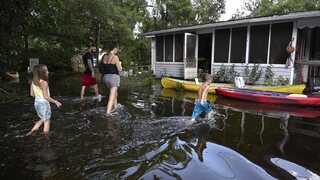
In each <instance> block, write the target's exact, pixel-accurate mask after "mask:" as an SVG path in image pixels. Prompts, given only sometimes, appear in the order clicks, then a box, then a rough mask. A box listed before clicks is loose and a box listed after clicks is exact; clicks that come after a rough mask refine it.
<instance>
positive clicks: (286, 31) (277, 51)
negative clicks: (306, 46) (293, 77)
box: [269, 23, 293, 64]
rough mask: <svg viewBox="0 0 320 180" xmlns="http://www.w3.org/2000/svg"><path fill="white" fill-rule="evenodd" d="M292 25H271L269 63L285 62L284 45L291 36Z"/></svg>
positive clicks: (285, 45)
mask: <svg viewBox="0 0 320 180" xmlns="http://www.w3.org/2000/svg"><path fill="white" fill-rule="evenodd" d="M292 27H293V24H292V23H278V24H272V25H271V44H270V60H269V64H285V62H286V59H287V52H286V47H287V45H288V44H289V42H290V41H291V38H292Z"/></svg>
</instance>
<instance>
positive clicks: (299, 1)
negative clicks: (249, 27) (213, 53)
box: [233, 0, 320, 19]
mask: <svg viewBox="0 0 320 180" xmlns="http://www.w3.org/2000/svg"><path fill="white" fill-rule="evenodd" d="M319 9H320V1H319V0H307V1H306V0H246V1H245V2H244V6H243V8H242V10H238V11H237V13H236V14H234V15H233V19H238V18H244V17H257V16H270V15H275V14H286V13H290V12H300V11H313V10H319ZM245 11H247V12H249V13H250V14H249V16H247V15H245V14H246V13H244V12H245Z"/></svg>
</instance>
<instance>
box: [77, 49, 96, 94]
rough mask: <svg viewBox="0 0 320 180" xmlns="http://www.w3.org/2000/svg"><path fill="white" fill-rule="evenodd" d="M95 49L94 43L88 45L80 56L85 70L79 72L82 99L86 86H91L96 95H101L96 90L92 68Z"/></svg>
mask: <svg viewBox="0 0 320 180" xmlns="http://www.w3.org/2000/svg"><path fill="white" fill-rule="evenodd" d="M96 51H97V46H96V44H95V43H91V44H90V45H88V51H87V52H86V53H84V55H83V56H82V60H83V64H84V66H85V68H86V70H85V71H84V72H83V73H82V74H81V80H82V87H81V92H80V97H81V99H83V96H84V93H85V89H86V87H87V86H93V89H94V93H95V95H96V97H101V95H100V94H99V90H98V84H97V78H96V75H95V73H94V69H93V61H94V59H95V56H94V53H95V52H96Z"/></svg>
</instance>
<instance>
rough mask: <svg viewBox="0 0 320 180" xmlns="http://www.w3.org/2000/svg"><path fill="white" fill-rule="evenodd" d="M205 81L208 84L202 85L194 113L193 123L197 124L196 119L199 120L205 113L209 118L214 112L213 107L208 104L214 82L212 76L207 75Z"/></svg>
mask: <svg viewBox="0 0 320 180" xmlns="http://www.w3.org/2000/svg"><path fill="white" fill-rule="evenodd" d="M205 79H206V82H204V83H202V85H201V86H200V89H199V92H198V99H196V102H195V106H194V109H193V112H192V119H191V123H194V122H196V119H197V118H199V117H200V116H201V114H202V113H203V112H204V113H205V114H206V118H207V117H208V114H209V113H210V112H211V111H212V108H211V106H210V105H209V103H208V102H207V96H208V91H209V89H211V88H210V84H211V82H212V76H211V75H210V74H206V77H205ZM212 89H213V88H212Z"/></svg>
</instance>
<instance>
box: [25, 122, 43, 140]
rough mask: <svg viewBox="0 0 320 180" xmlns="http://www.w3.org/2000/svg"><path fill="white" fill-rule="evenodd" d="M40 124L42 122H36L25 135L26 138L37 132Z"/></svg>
mask: <svg viewBox="0 0 320 180" xmlns="http://www.w3.org/2000/svg"><path fill="white" fill-rule="evenodd" d="M42 123H43V121H42V120H41V119H40V120H39V121H38V122H36V124H35V125H34V126H33V128H32V129H31V131H29V132H28V134H26V136H30V135H31V134H32V133H33V132H34V131H36V130H38V129H39V127H40V126H41V124H42Z"/></svg>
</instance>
